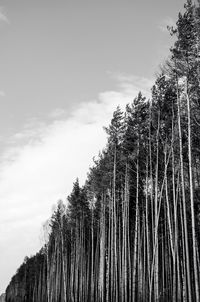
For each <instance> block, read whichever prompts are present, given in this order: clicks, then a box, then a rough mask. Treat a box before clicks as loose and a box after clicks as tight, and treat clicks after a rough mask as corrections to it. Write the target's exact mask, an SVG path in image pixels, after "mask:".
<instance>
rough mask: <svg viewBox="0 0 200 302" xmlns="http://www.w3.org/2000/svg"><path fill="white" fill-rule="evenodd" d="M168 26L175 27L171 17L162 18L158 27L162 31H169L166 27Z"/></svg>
mask: <svg viewBox="0 0 200 302" xmlns="http://www.w3.org/2000/svg"><path fill="white" fill-rule="evenodd" d="M168 26H169V27H174V28H176V22H175V21H174V20H173V19H172V18H171V17H166V18H165V19H164V20H162V22H161V24H160V25H159V26H158V27H159V29H160V30H161V31H162V32H164V33H169V31H168V28H167V27H168Z"/></svg>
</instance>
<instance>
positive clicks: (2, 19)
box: [0, 6, 10, 24]
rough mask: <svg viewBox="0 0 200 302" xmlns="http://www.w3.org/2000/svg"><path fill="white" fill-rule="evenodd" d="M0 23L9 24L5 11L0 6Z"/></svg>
mask: <svg viewBox="0 0 200 302" xmlns="http://www.w3.org/2000/svg"><path fill="white" fill-rule="evenodd" d="M0 22H5V23H7V24H10V21H9V19H8V17H7V14H6V12H5V9H4V8H3V7H2V6H1V7H0Z"/></svg>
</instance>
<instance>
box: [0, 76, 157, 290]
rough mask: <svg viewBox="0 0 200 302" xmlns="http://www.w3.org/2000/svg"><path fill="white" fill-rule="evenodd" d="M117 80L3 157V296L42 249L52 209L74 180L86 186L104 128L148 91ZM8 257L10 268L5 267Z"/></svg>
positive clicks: (37, 128)
mask: <svg viewBox="0 0 200 302" xmlns="http://www.w3.org/2000/svg"><path fill="white" fill-rule="evenodd" d="M115 78H116V79H117V83H118V89H116V90H113V91H105V92H101V93H100V94H99V95H98V97H97V99H94V100H91V101H89V102H87V103H81V104H79V106H78V108H76V110H74V111H73V112H70V113H69V112H64V111H63V110H60V109H59V110H58V109H55V112H54V113H52V112H51V113H50V114H47V117H46V120H43V121H41V120H39V119H38V118H33V119H31V120H30V121H29V123H27V124H26V125H24V128H23V129H22V130H21V132H18V133H15V135H13V136H12V137H11V138H10V147H9V148H7V149H6V151H5V152H4V153H3V154H1V156H0V200H1V203H0V232H1V237H0V249H1V257H0V267H1V271H0V284H1V287H2V288H0V291H1V290H4V288H3V286H4V287H5V286H6V285H7V284H8V282H9V278H11V276H12V275H13V274H14V273H15V271H16V269H17V267H18V266H19V265H20V264H21V262H22V261H23V259H24V257H25V256H26V255H30V254H33V253H35V252H36V251H37V250H38V249H39V246H40V242H39V237H40V230H41V225H42V224H43V223H44V221H45V220H46V219H48V218H49V217H50V215H51V208H52V205H53V204H54V203H56V202H57V200H59V199H63V200H64V201H65V200H66V197H67V195H68V194H69V193H70V192H71V190H72V185H73V182H74V181H75V179H76V177H79V179H80V183H81V184H83V183H84V181H85V179H86V175H87V172H88V169H89V166H91V165H92V158H93V156H95V155H98V153H99V151H100V150H102V148H103V147H104V146H105V144H106V134H105V132H104V131H103V129H102V127H103V126H107V125H108V123H109V122H110V119H111V118H112V113H113V111H114V110H115V109H116V107H117V106H118V105H120V106H121V107H122V108H125V105H126V104H127V103H130V102H131V101H132V100H133V98H134V97H135V96H136V95H137V94H138V92H139V91H140V90H142V89H143V90H144V92H145V91H146V92H148V93H149V91H150V83H152V81H150V80H148V79H144V78H139V77H136V76H127V75H122V74H117V75H115ZM49 116H50V117H51V119H50V120H49ZM46 121H48V122H46ZM5 257H9V265H4V262H5Z"/></svg>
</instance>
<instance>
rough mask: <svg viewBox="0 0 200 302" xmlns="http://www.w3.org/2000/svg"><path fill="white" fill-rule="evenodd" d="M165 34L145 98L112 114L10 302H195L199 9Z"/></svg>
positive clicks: (188, 11) (190, 6) (12, 287)
mask: <svg viewBox="0 0 200 302" xmlns="http://www.w3.org/2000/svg"><path fill="white" fill-rule="evenodd" d="M169 33H170V34H171V35H172V36H173V37H174V38H175V39H176V41H175V43H174V45H173V47H172V48H171V49H170V56H169V59H168V60H167V61H166V62H165V64H164V65H163V66H162V67H161V69H160V73H159V75H158V76H157V79H156V81H155V84H154V86H153V87H152V96H151V99H150V100H147V99H146V98H145V97H144V96H143V95H142V94H141V93H139V94H138V95H137V96H136V97H135V98H134V100H133V102H132V103H130V104H127V106H126V109H125V111H124V112H123V111H122V110H121V109H120V107H117V109H116V111H115V112H114V113H113V118H112V120H111V123H110V125H109V126H108V127H107V128H105V131H106V132H107V135H108V141H107V145H106V147H105V149H104V150H103V151H102V152H101V153H100V154H99V156H98V158H97V159H95V160H94V165H93V167H92V168H90V170H89V172H88V177H87V180H86V182H85V185H84V186H83V187H80V185H79V182H78V180H76V181H75V183H74V186H73V190H72V192H71V194H70V195H69V196H68V202H67V204H64V203H63V202H62V201H59V202H58V205H57V208H56V210H55V211H54V213H53V215H52V217H51V219H50V220H49V221H48V223H46V224H45V226H44V235H45V244H44V247H43V248H42V249H41V250H40V251H39V252H38V253H37V254H36V255H35V256H33V257H30V258H28V257H26V258H25V260H24V263H23V264H22V265H21V266H20V268H19V269H18V270H17V272H16V274H15V275H14V276H13V277H12V280H11V282H10V284H9V285H8V287H7V289H6V301H7V302H17V301H21V302H22V301H23V302H71V301H72V302H90V301H91V302H93V301H96V302H104V301H106V302H131V301H132V302H134V301H138V302H140V301H152V302H153V301H181V302H182V301H188V302H195V301H196V302H199V301H200V254H199V253H200V136H199V133H200V2H198V3H197V4H194V3H192V1H190V0H188V1H187V3H186V4H185V10H184V13H182V14H181V13H180V14H179V16H178V21H177V23H176V27H175V28H169ZM66 156H67V155H66Z"/></svg>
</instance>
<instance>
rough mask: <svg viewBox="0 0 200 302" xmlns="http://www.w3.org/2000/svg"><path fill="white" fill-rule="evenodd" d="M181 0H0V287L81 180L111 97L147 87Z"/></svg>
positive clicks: (119, 101)
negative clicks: (73, 187) (58, 202)
mask: <svg viewBox="0 0 200 302" xmlns="http://www.w3.org/2000/svg"><path fill="white" fill-rule="evenodd" d="M183 4H184V0H167V1H166V0H151V1H149V0H148V1H147V0H146V1H144V0H100V1H98V0H90V1H89V0H84V1H82V0H65V1H64V0H63V1H62V0H4V1H3V0H0V42H1V43H0V45H1V46H0V293H1V292H3V291H5V288H6V286H7V285H8V283H9V281H10V279H11V277H12V276H13V275H14V274H15V272H16V269H17V268H18V267H19V266H20V264H21V263H22V262H23V260H24V257H25V256H26V255H28V256H30V255H33V254H34V253H35V252H37V251H38V250H39V248H40V247H41V240H40V237H41V228H42V224H43V223H44V222H45V221H46V220H47V219H48V218H49V217H50V216H51V212H52V206H53V204H56V202H57V200H58V199H60V198H62V199H63V200H64V201H65V200H66V197H67V195H68V194H69V193H70V191H71V189H72V184H73V182H74V181H75V179H76V177H79V178H80V182H81V184H83V183H84V180H85V179H86V173H87V171H88V168H89V166H90V165H91V164H92V158H93V156H95V155H98V152H99V150H101V149H102V148H103V147H104V145H105V143H106V135H105V133H104V131H103V129H102V127H103V126H106V125H108V124H109V122H110V119H111V117H112V112H113V110H114V109H115V108H116V106H117V105H121V107H122V108H123V107H124V106H125V104H126V103H128V102H131V101H132V99H133V98H134V97H135V96H136V95H137V93H138V92H139V91H140V90H141V91H142V92H143V93H144V95H146V96H150V88H151V86H152V83H153V81H154V79H155V74H156V72H157V71H158V70H159V64H160V63H162V62H163V61H164V60H165V58H166V57H167V56H168V54H169V47H170V45H171V43H172V40H171V38H170V35H169V34H168V33H167V30H166V26H167V24H169V25H172V24H173V23H175V21H176V20H177V14H178V12H179V11H180V10H183Z"/></svg>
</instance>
